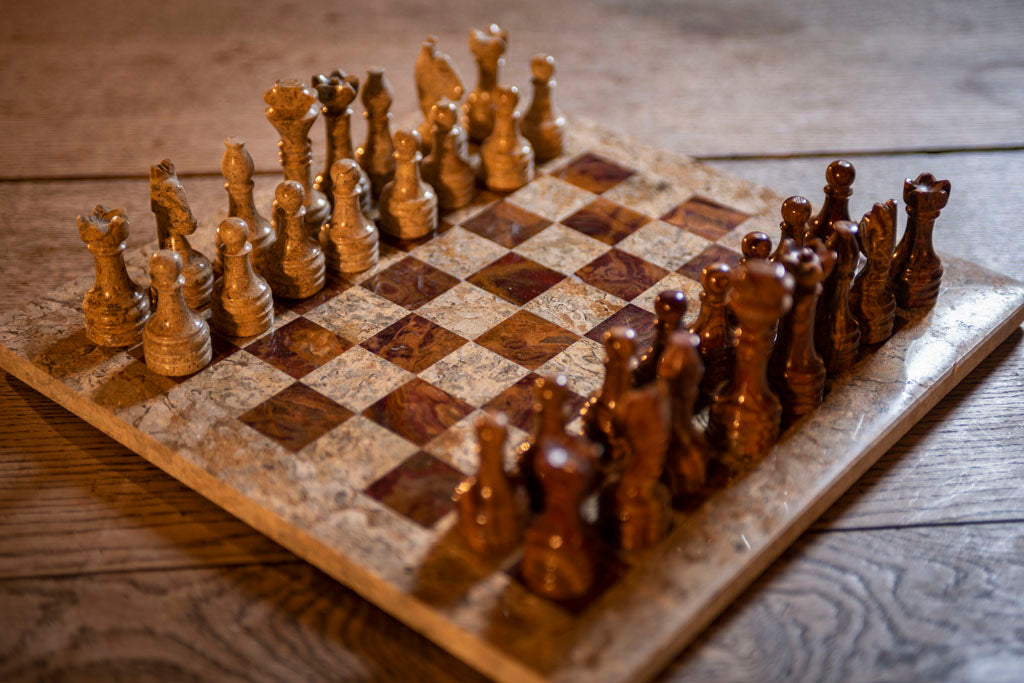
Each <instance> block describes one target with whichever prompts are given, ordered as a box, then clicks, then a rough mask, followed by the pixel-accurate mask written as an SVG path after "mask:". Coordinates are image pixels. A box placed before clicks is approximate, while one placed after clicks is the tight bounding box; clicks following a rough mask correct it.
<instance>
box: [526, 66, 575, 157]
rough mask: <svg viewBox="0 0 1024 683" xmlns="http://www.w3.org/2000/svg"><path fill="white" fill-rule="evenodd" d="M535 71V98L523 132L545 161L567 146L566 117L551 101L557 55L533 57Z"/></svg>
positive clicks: (537, 154)
mask: <svg viewBox="0 0 1024 683" xmlns="http://www.w3.org/2000/svg"><path fill="white" fill-rule="evenodd" d="M530 71H531V73H532V74H533V78H532V79H531V82H532V83H533V100H532V101H531V102H530V106H529V108H527V110H526V113H525V114H523V118H522V120H521V121H520V123H519V127H520V129H521V130H522V131H523V135H524V136H525V137H526V139H527V140H529V141H530V144H531V145H532V146H533V152H534V154H535V155H536V157H537V163H543V162H545V161H549V160H551V159H554V158H555V157H557V156H560V155H561V154H562V149H563V148H564V147H565V127H566V125H565V116H563V115H562V112H560V111H559V110H558V107H556V106H555V105H554V103H553V102H552V101H551V91H552V90H553V89H554V87H555V79H554V75H555V58H554V57H552V56H551V55H534V56H533V59H531V60H530Z"/></svg>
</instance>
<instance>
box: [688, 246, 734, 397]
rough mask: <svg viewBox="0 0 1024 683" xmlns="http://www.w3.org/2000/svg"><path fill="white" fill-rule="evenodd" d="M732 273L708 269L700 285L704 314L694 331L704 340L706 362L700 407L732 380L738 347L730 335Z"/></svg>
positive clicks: (717, 267)
mask: <svg viewBox="0 0 1024 683" xmlns="http://www.w3.org/2000/svg"><path fill="white" fill-rule="evenodd" d="M731 277H732V273H731V271H730V269H729V266H727V265H726V264H724V263H712V264H710V265H708V266H705V267H704V270H703V271H701V274H700V282H701V285H703V287H704V291H703V292H701V294H700V314H699V315H698V316H697V321H696V322H695V323H694V324H693V327H691V328H690V331H691V332H693V333H694V334H695V335H697V337H698V338H699V339H700V356H701V359H702V360H703V361H704V378H703V379H702V380H701V382H700V395H699V398H698V404H699V405H706V404H707V403H708V402H709V401H710V400H711V397H712V396H714V394H715V392H716V391H717V390H718V388H719V387H720V386H721V385H722V384H723V383H724V382H726V381H727V380H728V379H729V378H730V377H732V369H733V365H734V364H735V363H734V360H733V359H734V358H735V353H736V350H735V348H734V347H735V345H734V343H733V339H732V336H731V334H730V332H729V319H728V316H727V314H726V313H727V312H726V305H725V302H726V298H727V297H728V294H729V287H730V284H729V281H730V278H731Z"/></svg>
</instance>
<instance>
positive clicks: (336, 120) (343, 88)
mask: <svg viewBox="0 0 1024 683" xmlns="http://www.w3.org/2000/svg"><path fill="white" fill-rule="evenodd" d="M313 88H315V89H316V95H317V98H318V99H319V100H320V104H321V105H322V106H321V108H320V111H322V112H323V115H324V127H325V128H326V129H327V158H326V161H325V163H324V170H323V172H321V173H320V175H318V176H317V177H316V180H315V181H314V182H313V186H314V187H315V188H316V189H317V190H319V191H320V192H323V193H324V196H326V197H327V199H328V201H332V200H333V195H334V179H333V177H332V176H331V173H332V169H333V168H334V162H336V161H338V160H339V159H355V151H354V150H353V149H352V109H351V108H350V107H349V106H348V105H350V104H352V101H353V100H355V99H356V93H358V92H359V77H358V76H356V75H355V74H346V73H345V72H344V71H342V70H341V69H335V70H334V71H332V72H331V73H330V75H329V76H324V75H323V74H316V75H315V76H313ZM359 174H360V175H359V185H358V192H359V205H360V207H362V209H363V211H364V212H367V213H369V211H370V201H371V198H372V191H371V189H370V178H369V176H367V175H366V171H364V170H363V169H362V168H361V167H360V169H359Z"/></svg>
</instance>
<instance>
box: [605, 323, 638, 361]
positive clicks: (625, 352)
mask: <svg viewBox="0 0 1024 683" xmlns="http://www.w3.org/2000/svg"><path fill="white" fill-rule="evenodd" d="M602 341H603V342H604V349H605V351H606V352H607V353H608V357H609V358H613V357H614V358H630V357H631V356H632V355H633V354H634V353H636V332H635V331H634V330H633V328H632V327H622V326H616V327H613V328H612V329H610V330H608V331H607V332H605V333H604V339H603V340H602Z"/></svg>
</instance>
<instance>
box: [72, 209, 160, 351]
mask: <svg viewBox="0 0 1024 683" xmlns="http://www.w3.org/2000/svg"><path fill="white" fill-rule="evenodd" d="M78 234H79V236H80V237H81V238H82V241H83V242H85V243H86V245H87V246H88V247H89V251H90V252H92V256H93V259H94V260H95V262H96V283H95V284H94V285H93V286H92V289H90V290H89V291H88V292H86V293H85V299H84V300H83V301H82V313H83V314H84V316H85V336H86V338H87V339H88V340H89V341H91V342H92V343H93V344H96V345H97V346H132V345H134V344H138V343H139V342H140V341H142V328H143V327H144V326H145V324H146V321H147V320H149V316H150V304H149V294H148V293H147V292H146V290H145V289H143V288H142V287H140V286H139V285H137V284H135V283H134V282H133V281H132V279H131V278H130V277H129V276H128V270H127V269H126V268H125V265H124V249H125V240H127V239H128V217H127V216H125V214H124V210H123V209H108V208H107V207H105V206H103V205H101V204H97V205H96V207H95V208H94V209H93V210H92V214H91V215H89V216H79V217H78Z"/></svg>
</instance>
